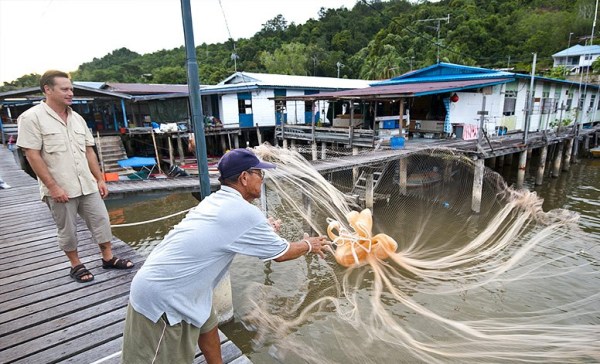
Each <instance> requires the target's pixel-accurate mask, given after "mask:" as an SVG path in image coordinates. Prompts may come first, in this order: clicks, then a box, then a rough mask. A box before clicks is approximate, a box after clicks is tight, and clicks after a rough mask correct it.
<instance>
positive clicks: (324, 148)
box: [321, 142, 327, 159]
mask: <svg viewBox="0 0 600 364" xmlns="http://www.w3.org/2000/svg"><path fill="white" fill-rule="evenodd" d="M321 159H327V143H326V142H322V143H321Z"/></svg>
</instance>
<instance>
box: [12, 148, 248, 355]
mask: <svg viewBox="0 0 600 364" xmlns="http://www.w3.org/2000/svg"><path fill="white" fill-rule="evenodd" d="M0 179H2V180H3V181H4V182H6V183H7V184H8V185H10V186H11V188H8V189H0V226H1V228H0V363H36V364H37V363H77V364H80V363H118V362H119V355H118V353H119V352H120V350H121V345H122V333H123V324H124V320H125V314H126V309H127V302H128V296H129V286H130V283H131V279H132V278H133V276H134V274H135V272H136V271H137V270H138V269H139V267H141V266H142V264H143V262H144V259H143V257H141V256H140V255H139V254H137V253H136V252H135V251H134V250H133V249H132V248H130V247H129V246H127V245H126V244H125V243H123V242H122V241H120V240H118V239H116V238H113V250H114V252H115V255H118V256H119V257H123V258H128V259H131V260H132V261H133V262H134V263H135V265H136V266H135V268H133V269H132V270H125V271H123V270H104V269H102V268H101V263H100V254H99V249H98V246H97V245H96V244H94V243H93V242H92V241H91V236H90V233H89V232H88V231H87V229H86V228H85V224H83V222H81V221H80V224H79V226H78V237H79V239H80V248H79V251H80V256H81V260H82V262H83V263H85V264H86V266H87V268H88V269H90V270H91V271H92V273H94V275H95V279H94V281H93V282H91V283H86V284H81V283H77V282H75V281H74V280H72V279H71V278H70V277H69V275H68V271H69V264H68V262H67V259H66V257H65V256H64V253H63V252H62V251H60V250H59V249H58V247H57V243H56V228H55V225H54V221H53V220H52V217H51V215H50V212H49V210H48V208H47V207H46V205H45V204H44V203H42V202H41V201H40V199H39V189H38V186H37V182H36V181H35V180H34V179H33V178H31V177H30V176H29V175H27V174H26V173H25V172H24V171H22V170H21V169H20V168H19V167H17V164H16V162H15V160H14V158H13V155H12V153H10V152H9V151H8V150H7V149H6V148H4V146H0ZM220 335H221V343H222V344H221V345H222V350H223V357H224V360H225V362H226V363H235V364H242V363H250V361H249V359H248V358H247V357H246V356H244V355H242V352H241V351H240V349H239V348H238V347H237V346H235V344H234V343H233V342H231V341H230V340H229V339H228V338H227V337H226V336H225V335H223V334H222V333H220ZM197 354H198V355H197V357H196V360H195V361H194V363H203V362H205V360H204V358H203V356H202V355H201V353H200V352H198V353H197Z"/></svg>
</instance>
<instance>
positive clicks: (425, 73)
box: [371, 63, 514, 86]
mask: <svg viewBox="0 0 600 364" xmlns="http://www.w3.org/2000/svg"><path fill="white" fill-rule="evenodd" d="M504 77H506V78H514V74H512V73H510V72H504V71H497V70H491V69H487V68H480V67H472V66H463V65H458V64H453V63H437V64H434V65H432V66H429V67H425V68H422V69H420V70H416V71H413V72H409V73H405V74H403V75H401V76H397V77H394V78H391V79H389V80H385V81H381V82H374V83H371V86H382V85H398V84H406V83H423V82H445V81H466V80H484V79H494V78H504Z"/></svg>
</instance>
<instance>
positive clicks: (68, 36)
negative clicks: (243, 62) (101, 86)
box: [0, 0, 357, 84]
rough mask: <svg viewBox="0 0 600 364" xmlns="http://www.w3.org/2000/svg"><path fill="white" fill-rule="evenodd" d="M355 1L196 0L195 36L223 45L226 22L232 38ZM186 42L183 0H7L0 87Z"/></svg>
mask: <svg viewBox="0 0 600 364" xmlns="http://www.w3.org/2000/svg"><path fill="white" fill-rule="evenodd" d="M356 2H357V0H220V1H219V0H190V3H191V8H192V18H193V21H194V40H195V43H196V45H199V44H202V43H204V42H206V43H218V42H224V41H226V40H227V39H228V38H229V35H228V31H227V25H228V26H229V31H230V32H231V37H232V38H234V39H238V38H249V37H251V36H252V35H254V33H256V32H258V31H259V30H260V29H261V28H262V24H264V23H266V22H267V21H268V20H270V19H273V18H274V17H276V16H277V15H278V14H281V15H283V17H284V18H285V19H286V20H287V21H288V24H289V23H291V22H295V23H296V24H302V23H304V22H306V21H307V20H308V19H310V18H314V19H317V18H318V12H319V9H321V7H325V8H339V7H342V6H345V7H346V8H348V9H352V7H353V6H354V5H355V4H356ZM219 4H221V6H222V10H221V6H220V5H219ZM225 20H226V21H225ZM183 43H184V38H183V25H182V18H181V2H180V0H0V84H2V83H3V82H10V81H14V80H15V79H17V78H19V77H21V76H23V75H25V74H29V73H39V74H42V73H43V72H44V71H46V70H47V69H59V70H64V71H67V72H70V71H74V70H76V69H77V67H78V66H79V65H80V64H82V63H84V62H89V61H91V60H92V59H93V58H94V57H96V58H101V57H103V56H105V55H106V54H108V53H110V52H112V51H113V50H115V49H118V48H122V47H126V48H128V49H129V50H132V51H134V52H138V53H140V54H145V53H152V52H154V51H157V50H161V49H172V48H175V47H179V46H182V45H183ZM97 81H101V80H97Z"/></svg>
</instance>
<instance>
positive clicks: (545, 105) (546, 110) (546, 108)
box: [542, 91, 554, 114]
mask: <svg viewBox="0 0 600 364" xmlns="http://www.w3.org/2000/svg"><path fill="white" fill-rule="evenodd" d="M553 108H554V99H551V98H550V92H547V91H545V92H542V114H550V113H551V112H552V109H553Z"/></svg>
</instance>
